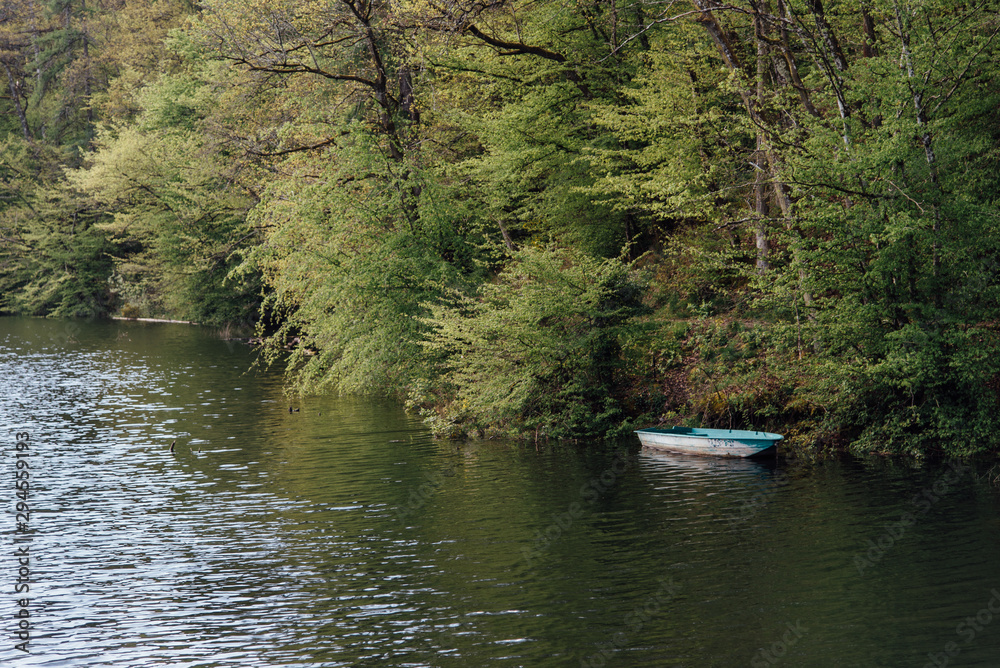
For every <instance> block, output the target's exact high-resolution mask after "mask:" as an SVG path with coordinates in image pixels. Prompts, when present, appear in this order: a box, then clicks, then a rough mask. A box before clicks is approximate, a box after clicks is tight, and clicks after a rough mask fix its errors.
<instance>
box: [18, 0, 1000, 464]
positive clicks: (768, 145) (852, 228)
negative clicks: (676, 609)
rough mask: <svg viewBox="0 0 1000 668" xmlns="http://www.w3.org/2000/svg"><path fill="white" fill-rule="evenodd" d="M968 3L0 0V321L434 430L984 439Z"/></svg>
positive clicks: (993, 307)
mask: <svg viewBox="0 0 1000 668" xmlns="http://www.w3.org/2000/svg"><path fill="white" fill-rule="evenodd" d="M998 10H1000V3H998V2H996V1H994V0H982V1H980V2H975V3H950V2H935V1H933V0H839V1H835V2H834V1H828V2H823V1H822V0H737V1H736V2H732V3H721V2H717V1H716V0H690V1H689V2H666V3H660V4H649V3H621V2H610V3H609V2H596V1H593V0H581V2H576V3H570V4H566V3H562V2H556V1H554V0H542V1H541V2H537V1H536V2H531V3H528V2H523V1H522V0H509V1H508V0H496V1H493V0H491V1H489V2H475V3H472V2H463V1H462V0H459V1H458V2H451V3H438V2H436V1H435V0H413V1H406V2H404V1H401V0H317V1H315V2H270V1H269V2H263V1H258V0H205V2H203V3H202V4H200V5H193V4H189V3H186V2H182V1H180V0H138V1H137V2H133V3H128V4H126V3H122V2H118V1H116V0H105V1H103V2H96V3H85V2H83V1H82V0H59V1H57V2H44V1H41V0H38V1H29V0H6V1H5V2H3V4H0V63H2V64H3V83H4V86H3V94H2V95H0V110H2V112H3V113H2V115H0V119H2V121H0V123H2V124H0V244H2V245H0V290H2V302H0V309H3V310H5V311H7V312H14V313H30V314H37V315H60V316H105V315H132V316H134V315H145V316H171V317H182V318H189V319H195V320H199V321H201V322H206V323H212V324H217V325H222V324H245V325H249V324H254V323H256V325H257V326H258V328H259V331H260V334H261V336H263V337H264V339H265V349H266V350H267V351H269V352H270V354H271V355H272V356H273V357H283V356H284V355H285V354H286V349H287V348H289V347H291V348H292V349H293V352H292V354H291V359H290V360H289V370H290V376H289V378H290V382H291V385H292V387H294V388H297V389H299V390H302V391H341V392H362V393H382V394H388V395H391V396H395V397H399V398H407V400H408V402H409V403H410V405H412V406H413V407H414V408H416V409H419V410H421V411H423V412H424V414H425V415H426V416H427V417H428V419H429V421H430V422H431V423H432V424H433V425H434V426H435V427H436V428H437V429H438V430H439V431H440V432H441V433H455V434H457V433H466V432H471V433H481V434H486V433H508V434H509V433H530V434H532V435H533V436H534V437H536V438H540V437H577V436H594V435H602V434H611V433H616V432H619V431H622V430H625V429H628V428H630V427H631V426H634V425H637V424H640V423H642V424H649V423H654V422H661V421H672V422H675V421H682V422H688V423H692V424H693V423H704V424H713V425H723V426H725V425H732V426H737V425H741V426H755V427H767V428H770V429H772V430H782V431H785V432H786V433H787V434H788V435H789V441H790V442H792V443H797V444H801V445H804V446H816V447H819V446H830V445H832V446H850V447H852V448H853V449H855V450H864V451H884V452H910V453H916V454H928V453H933V452H941V451H945V452H951V453H975V452H982V451H991V452H993V451H997V450H998V449H1000V438H998V437H997V436H996V435H995V434H997V433H1000V430H998V427H1000V410H998V409H1000V362H998V361H997V360H998V359H1000V356H998V354H997V353H998V352H1000V327H998V324H997V323H998V322H1000V284H998V282H1000V227H998V226H1000V209H998V201H997V200H998V197H1000V195H998V193H1000V182H998V181H1000V169H998V157H1000V66H998V65H997V62H1000V61H998V58H997V56H998V50H1000V49H998V44H1000V34H998V33H1000V13H998Z"/></svg>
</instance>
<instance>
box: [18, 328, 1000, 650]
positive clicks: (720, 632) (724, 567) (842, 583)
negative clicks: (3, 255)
mask: <svg viewBox="0 0 1000 668" xmlns="http://www.w3.org/2000/svg"><path fill="white" fill-rule="evenodd" d="M252 362H253V356H252V353H251V351H250V350H249V349H248V348H247V347H245V346H243V345H241V344H234V343H227V342H224V341H221V340H219V339H217V338H215V337H214V336H213V335H212V333H211V332H210V331H206V330H204V329H201V328H198V327H188V326H183V325H166V324H143V323H135V322H114V323H71V322H60V321H47V320H41V319H22V318H0V452H2V459H0V466H2V473H0V481H2V482H0V503H2V504H3V507H4V509H5V512H4V514H3V520H2V521H3V525H2V526H0V540H2V541H3V549H2V550H0V554H2V555H3V556H2V557H0V592H2V596H0V620H2V622H0V664H3V665H12V666H161V665H162V666H461V667H465V666H469V667H480V666H573V667H576V666H621V667H626V666H650V667H652V666H657V667H660V666H753V667H759V666H779V665H783V666H915V667H918V668H919V667H922V666H926V665H930V666H936V667H938V668H941V666H996V665H1000V494H998V491H997V488H995V487H992V486H990V484H989V483H988V481H987V479H986V475H985V471H984V470H983V469H981V468H980V469H975V468H966V467H964V466H961V465H959V466H954V465H949V464H947V463H935V464H925V465H916V464H913V463H912V462H905V461H887V460H879V459H875V460H870V461H857V460H836V461H823V462H813V463H806V462H788V461H784V460H778V461H777V462H775V461H771V462H746V461H716V460H710V459H698V458H691V457H680V456H664V455H652V454H646V453H643V452H640V451H639V448H638V443H637V442H633V441H631V440H629V441H627V442H625V443H621V444H616V445H601V446H599V447H589V448H588V447H583V446H571V445H560V444H547V445H544V446H539V447H538V448H536V447H535V445H534V444H521V443H502V442H493V441H487V442H475V443H452V442H444V441H435V440H433V439H432V438H431V437H430V436H429V435H428V433H427V431H426V430H425V429H424V427H423V425H422V424H421V423H420V421H419V420H417V419H415V418H413V417H411V416H407V415H406V414H404V413H403V412H402V411H401V410H400V409H399V408H398V407H396V406H394V405H391V404H386V403H380V402H377V401H369V400H347V399H337V398H307V399H298V398H292V399H289V398H288V397H286V396H285V395H283V394H282V386H281V378H280V374H278V373H277V372H275V371H267V370H262V369H251V365H252ZM290 405H291V406H293V407H294V408H295V409H298V411H297V412H291V413H290V412H289V410H288V409H289V406H290ZM24 434H27V436H26V437H25V436H24ZM172 441H176V446H175V451H174V452H173V453H171V452H170V451H169V445H170V443H171V442H172ZM19 455H20V456H19ZM25 474H26V475H25ZM19 476H20V477H19ZM24 481H27V482H28V485H27V486H26V489H25V486H24V485H22V486H21V489H20V490H19V489H18V487H17V485H18V484H19V483H22V482H24ZM19 492H20V498H19ZM18 503H21V504H22V505H21V506H20V508H19V507H18V505H17V504H18ZM19 511H20V514H19ZM24 643H27V644H24ZM24 650H27V651H24Z"/></svg>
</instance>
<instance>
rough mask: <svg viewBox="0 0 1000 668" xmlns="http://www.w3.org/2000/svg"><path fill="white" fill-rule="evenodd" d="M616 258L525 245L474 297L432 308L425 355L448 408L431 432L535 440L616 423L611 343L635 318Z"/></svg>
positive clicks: (629, 277) (632, 279) (624, 269)
mask: <svg viewBox="0 0 1000 668" xmlns="http://www.w3.org/2000/svg"><path fill="white" fill-rule="evenodd" d="M641 294H642V285H641V283H640V282H639V281H638V278H637V277H636V276H635V275H634V274H633V273H632V272H631V271H630V270H629V268H628V266H627V265H625V264H624V263H623V262H621V261H620V260H597V259H594V258H592V257H590V256H587V255H584V254H582V253H580V252H579V251H575V250H568V249H558V248H553V247H546V248H526V249H524V250H522V251H520V252H518V253H517V254H516V255H515V256H514V259H513V262H512V263H511V264H510V265H509V266H508V267H507V268H506V269H504V271H503V272H502V273H501V274H500V276H499V277H498V278H497V280H496V281H495V282H492V283H487V284H485V285H484V286H483V287H482V288H481V291H480V294H479V295H477V296H475V297H466V296H461V295H456V296H455V298H454V303H453V304H452V305H450V306H433V307H432V310H433V313H434V317H433V318H431V319H428V320H427V322H428V323H429V324H431V325H432V326H433V332H432V334H431V335H430V336H429V339H428V342H427V344H426V346H427V349H428V351H429V352H430V353H431V354H432V355H434V356H436V357H438V358H439V359H440V364H441V365H443V371H444V372H443V376H442V380H443V383H444V388H445V390H446V391H449V392H450V393H451V395H452V398H451V401H450V402H449V404H448V405H447V407H446V409H445V410H444V411H443V413H442V414H441V415H439V416H437V415H435V416H434V418H433V419H432V425H434V426H437V427H438V429H439V430H441V429H442V428H443V429H448V430H450V429H451V425H455V424H457V425H460V426H461V428H462V429H464V430H471V431H479V432H485V433H504V434H515V435H520V434H523V433H524V432H533V433H534V434H535V435H536V436H537V437H545V438H548V437H555V438H562V437H578V436H593V435H600V434H604V433H606V432H607V431H608V430H609V429H610V428H611V427H612V425H613V424H614V423H616V422H617V421H619V420H621V418H622V417H623V416H622V412H621V407H620V403H619V399H620V398H619V397H617V396H616V393H615V390H616V380H617V378H616V376H617V371H618V369H619V366H620V364H621V341H622V339H623V338H624V337H626V336H627V335H628V333H629V332H630V331H632V330H634V329H635V328H636V327H638V325H637V324H635V322H634V321H633V319H634V318H635V316H637V315H640V314H641V313H643V312H644V307H643V306H642V303H641V300H640V297H641Z"/></svg>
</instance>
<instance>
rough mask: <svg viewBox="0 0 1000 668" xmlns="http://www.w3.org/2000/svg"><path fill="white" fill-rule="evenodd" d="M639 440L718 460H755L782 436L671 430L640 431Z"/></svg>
mask: <svg viewBox="0 0 1000 668" xmlns="http://www.w3.org/2000/svg"><path fill="white" fill-rule="evenodd" d="M635 433H636V434H638V435H639V441H640V442H641V443H642V444H643V445H644V446H645V447H647V448H651V449H653V450H666V451H668V452H683V453H685V454H689V455H714V456H716V457H752V456H754V455H757V454H760V453H762V452H764V451H765V450H767V449H768V448H772V447H774V446H775V445H776V444H777V442H778V441H780V440H781V439H782V436H781V434H772V433H769V432H766V431H744V430H741V429H697V428H693V427H669V428H666V429H662V428H651V429H637V430H636V432H635Z"/></svg>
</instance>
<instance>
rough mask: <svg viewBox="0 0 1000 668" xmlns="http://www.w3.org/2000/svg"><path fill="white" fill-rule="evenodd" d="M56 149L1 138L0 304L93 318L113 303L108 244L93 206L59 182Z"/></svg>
mask: <svg viewBox="0 0 1000 668" xmlns="http://www.w3.org/2000/svg"><path fill="white" fill-rule="evenodd" d="M61 157H62V156H61V155H60V154H59V153H58V152H55V151H52V150H49V149H46V147H45V146H44V145H39V144H35V143H33V142H24V141H22V140H19V139H15V138H13V137H10V138H8V139H7V141H6V142H3V143H2V144H0V174H2V175H3V179H4V183H5V186H6V192H5V195H6V197H4V199H3V200H0V238H2V245H0V295H3V297H2V301H0V310H2V311H6V312H13V313H27V314H31V315H52V316H59V317H98V316H102V315H105V314H107V312H108V310H109V309H110V308H112V307H113V303H112V297H111V295H110V293H109V291H108V286H107V283H106V278H107V275H108V273H109V270H110V267H111V262H110V259H109V254H110V253H112V252H113V251H114V245H113V244H111V243H110V242H108V240H107V239H106V238H105V237H104V236H103V235H102V234H101V233H100V232H99V231H98V230H97V228H96V225H97V223H98V222H99V221H100V220H102V214H101V212H100V210H99V209H96V208H94V207H93V206H92V204H91V203H89V202H87V201H86V200H84V199H82V198H80V197H79V194H78V193H76V192H73V191H72V190H70V189H68V188H66V187H65V186H64V185H63V184H62V183H60V182H59V180H58V176H59V170H58V165H59V162H60V159H61Z"/></svg>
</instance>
